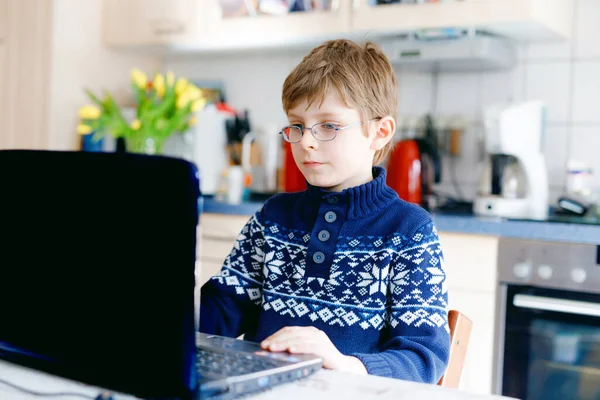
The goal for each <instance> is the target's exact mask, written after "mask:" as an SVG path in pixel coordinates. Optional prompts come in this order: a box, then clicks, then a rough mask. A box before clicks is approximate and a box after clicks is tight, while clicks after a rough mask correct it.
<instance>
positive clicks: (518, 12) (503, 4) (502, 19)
mask: <svg viewBox="0 0 600 400" xmlns="http://www.w3.org/2000/svg"><path fill="white" fill-rule="evenodd" d="M573 12H574V1H573V0H462V1H448V2H440V3H429V4H386V5H380V6H369V0H353V10H352V29H353V30H357V31H363V32H377V33H399V32H402V31H404V32H410V31H414V30H417V29H423V28H447V27H463V28H477V29H480V30H486V31H489V32H492V33H495V34H499V35H505V36H508V37H512V38H515V39H520V40H548V39H554V40H556V39H564V38H569V37H570V34H571V24H572V16H573Z"/></svg>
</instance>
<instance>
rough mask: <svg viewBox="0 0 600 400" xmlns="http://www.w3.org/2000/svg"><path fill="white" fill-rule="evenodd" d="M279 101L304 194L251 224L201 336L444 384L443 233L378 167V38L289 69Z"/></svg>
mask: <svg viewBox="0 0 600 400" xmlns="http://www.w3.org/2000/svg"><path fill="white" fill-rule="evenodd" d="M282 100H283V107H284V110H285V112H286V114H287V116H288V119H289V126H286V127H284V128H283V129H282V131H281V133H282V135H283V137H284V139H285V140H286V141H288V142H290V143H291V146H292V153H293V155H294V160H295V162H296V164H297V165H298V167H299V168H300V170H301V172H302V174H303V175H304V177H305V178H306V181H307V183H308V189H307V190H306V191H304V192H300V193H282V194H278V195H276V196H273V197H272V198H270V199H269V200H268V201H267V202H266V203H265V204H264V206H263V207H262V209H261V210H260V211H258V212H257V213H256V214H255V215H254V216H253V217H252V218H251V219H250V221H248V223H247V224H246V226H245V227H244V228H243V230H242V232H241V233H240V236H239V237H238V239H237V242H236V244H235V246H234V248H233V250H232V251H231V254H230V255H229V256H228V257H227V259H226V260H225V263H224V265H223V268H222V269H221V272H220V273H219V274H217V275H216V276H214V277H213V278H211V280H209V281H208V282H207V283H206V284H205V285H204V286H203V287H202V291H201V302H200V304H201V308H200V330H201V331H202V332H206V333H212V334H219V335H224V336H231V337H238V336H239V335H241V334H245V339H246V340H252V341H257V342H261V346H262V347H263V348H264V349H268V350H271V351H284V350H287V351H289V352H291V353H313V354H316V355H318V356H321V357H322V358H323V360H324V367H325V368H330V369H335V370H340V371H348V372H355V373H362V374H366V373H369V374H374V375H381V376H388V377H393V378H399V379H406V380H412V381H419V382H430V383H436V382H437V381H438V380H439V378H440V377H441V376H442V375H443V373H444V371H445V368H446V365H447V362H448V355H449V347H450V339H449V328H448V321H447V293H446V292H447V288H446V283H445V272H444V264H443V258H442V252H441V248H440V244H439V240H438V236H437V232H436V229H435V227H434V225H433V222H432V220H431V217H430V215H429V214H428V213H427V212H426V211H425V210H423V209H422V208H420V207H418V206H415V205H412V204H409V203H407V202H404V201H403V200H401V199H399V198H398V196H397V194H396V193H395V192H394V191H393V190H392V189H390V188H389V187H388V186H387V185H386V184H385V170H384V169H383V168H381V167H374V165H375V164H377V163H379V162H381V161H382V160H383V159H384V158H385V157H386V154H387V153H388V151H389V149H390V146H391V139H392V136H393V134H394V131H395V129H396V127H395V120H394V115H395V114H396V109H397V83H396V78H395V76H394V72H393V69H392V67H391V65H390V63H389V61H388V60H387V58H386V57H385V55H383V54H382V52H381V51H380V50H379V49H378V48H377V46H375V45H373V44H371V43H367V44H366V45H365V46H359V45H357V44H355V43H353V42H351V41H348V40H334V41H329V42H326V43H325V44H323V45H321V46H319V47H317V48H315V49H313V50H312V51H311V52H310V54H309V55H308V56H306V57H305V58H304V60H303V61H302V62H301V63H300V64H299V65H298V66H297V67H296V68H295V69H294V70H293V71H292V72H291V73H290V75H289V76H288V77H287V79H286V80H285V83H284V85H283V94H282Z"/></svg>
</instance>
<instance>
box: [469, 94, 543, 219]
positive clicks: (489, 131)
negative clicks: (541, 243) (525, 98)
mask: <svg viewBox="0 0 600 400" xmlns="http://www.w3.org/2000/svg"><path fill="white" fill-rule="evenodd" d="M545 109H546V107H545V104H544V103H543V102H541V101H530V102H525V103H511V104H498V105H492V106H489V107H487V108H486V109H485V111H484V133H485V150H486V161H485V166H484V170H483V173H482V175H481V178H480V181H479V188H478V191H477V196H476V198H475V201H474V204H473V211H474V213H475V214H477V215H485V216H499V217H505V218H518V219H545V218H547V216H548V172H547V169H546V162H545V158H544V154H543V153H542V142H543V137H544V129H545V115H546V112H545Z"/></svg>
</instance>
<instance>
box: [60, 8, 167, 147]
mask: <svg viewBox="0 0 600 400" xmlns="http://www.w3.org/2000/svg"><path fill="white" fill-rule="evenodd" d="M53 1H54V7H53V21H52V24H53V30H52V61H51V72H50V81H51V86H50V111H49V118H48V120H49V125H50V126H49V143H48V145H49V148H51V149H54V150H70V149H77V148H79V143H78V136H77V135H76V134H75V128H76V125H77V110H78V108H79V107H81V106H82V105H84V104H87V103H89V101H90V100H89V99H88V98H87V95H86V94H85V93H84V91H83V88H84V87H85V88H89V89H91V90H92V91H94V92H95V93H102V91H104V90H107V91H110V92H111V93H113V94H115V97H117V98H118V99H120V100H121V101H122V102H126V101H127V97H128V96H129V94H128V90H129V70H130V69H131V68H132V67H137V68H140V69H142V70H144V71H147V72H148V73H152V72H155V71H160V70H161V68H162V57H161V56H158V55H148V54H147V53H146V54H144V55H141V54H134V53H132V52H131V51H127V52H125V51H123V52H115V51H113V50H109V49H107V48H106V47H105V46H103V44H102V42H101V8H102V7H101V4H102V0H85V1H81V0H53Z"/></svg>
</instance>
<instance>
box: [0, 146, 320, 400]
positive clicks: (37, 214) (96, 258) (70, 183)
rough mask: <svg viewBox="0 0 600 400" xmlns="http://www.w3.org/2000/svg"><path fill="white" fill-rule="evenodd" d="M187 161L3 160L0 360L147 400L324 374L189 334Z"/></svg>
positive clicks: (313, 363)
mask: <svg viewBox="0 0 600 400" xmlns="http://www.w3.org/2000/svg"><path fill="white" fill-rule="evenodd" d="M199 196H200V193H199V179H198V171H197V169H196V168H195V166H194V165H193V164H191V163H188V162H186V161H184V160H179V159H174V158H168V157H160V156H144V155H134V154H108V153H83V152H60V151H26V150H5V151H0V326H1V328H0V358H1V359H3V360H7V361H10V362H14V363H18V364H21V365H25V366H28V367H32V368H36V369H39V370H43V371H46V372H49V373H52V374H55V375H59V376H62V377H66V378H70V379H74V380H78V381H81V382H85V383H88V384H91V385H95V386H99V387H103V388H107V389H110V390H113V391H117V392H123V393H128V394H132V395H135V396H137V397H141V398H153V399H154V398H169V399H173V398H176V399H193V398H228V397H234V396H236V395H241V394H246V393H251V392H253V391H256V390H260V389H264V388H267V387H271V386H273V385H276V384H279V383H283V382H287V381H291V380H294V379H298V378H300V377H303V376H306V375H309V374H310V373H312V372H315V371H317V370H318V369H320V368H321V365H322V360H321V359H320V358H318V357H314V356H308V355H306V356H297V355H291V354H288V353H269V352H264V351H262V350H261V349H260V347H259V345H258V344H256V343H251V342H245V341H239V340H236V339H231V338H223V337H219V336H214V335H204V334H201V333H198V332H196V329H195V323H194V284H195V277H194V267H195V257H196V228H197V223H198V219H199V218H198V200H199Z"/></svg>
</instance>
